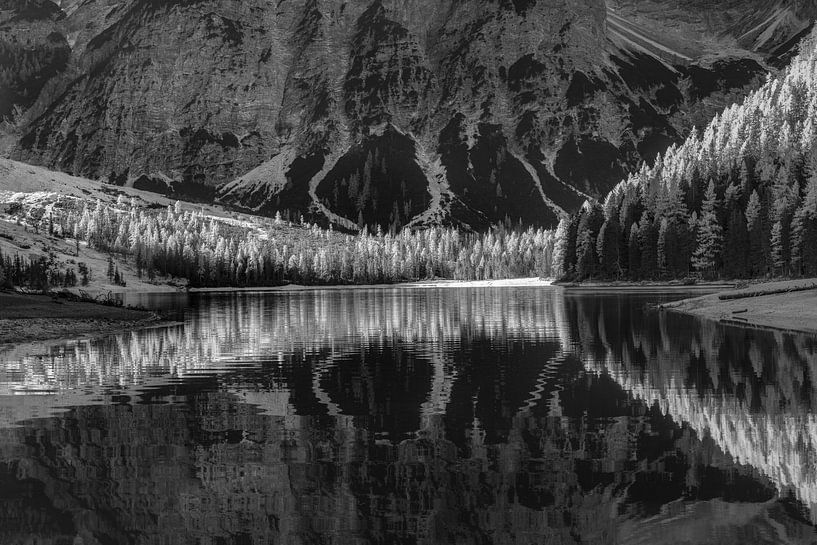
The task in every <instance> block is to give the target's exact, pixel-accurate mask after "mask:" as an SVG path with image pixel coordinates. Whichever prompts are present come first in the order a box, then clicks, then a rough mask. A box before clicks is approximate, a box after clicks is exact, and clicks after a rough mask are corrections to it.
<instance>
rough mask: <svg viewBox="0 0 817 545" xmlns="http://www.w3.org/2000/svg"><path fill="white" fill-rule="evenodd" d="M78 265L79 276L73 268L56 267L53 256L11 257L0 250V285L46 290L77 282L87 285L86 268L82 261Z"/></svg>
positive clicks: (68, 285) (66, 286)
mask: <svg viewBox="0 0 817 545" xmlns="http://www.w3.org/2000/svg"><path fill="white" fill-rule="evenodd" d="M79 266H80V269H81V277H80V278H78V277H77V273H76V271H74V269H73V268H60V267H58V266H57V264H56V262H55V260H54V258H53V257H45V256H36V257H31V256H28V257H23V256H20V254H15V255H14V256H13V257H12V256H10V255H4V254H3V252H2V251H0V287H2V288H5V289H12V288H26V289H29V290H33V291H41V292H47V291H50V290H51V289H54V288H72V287H74V286H76V285H77V284H78V283H79V282H81V283H82V285H87V284H88V269H87V267H85V266H84V264H82V263H80V264H79ZM83 270H84V272H82V271H83Z"/></svg>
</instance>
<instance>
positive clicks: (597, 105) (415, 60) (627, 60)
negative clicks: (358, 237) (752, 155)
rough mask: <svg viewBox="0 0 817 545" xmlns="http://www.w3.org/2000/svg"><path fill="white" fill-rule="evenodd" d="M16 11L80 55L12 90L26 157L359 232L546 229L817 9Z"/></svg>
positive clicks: (735, 4)
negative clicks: (31, 85)
mask: <svg viewBox="0 0 817 545" xmlns="http://www.w3.org/2000/svg"><path fill="white" fill-rule="evenodd" d="M5 4H8V5H5ZM5 4H4V6H5V10H4V11H2V13H3V14H6V13H11V14H12V15H11V20H12V22H11V23H9V22H7V23H6V24H5V25H3V26H2V31H0V39H2V40H3V41H4V42H6V41H12V39H13V36H12V35H13V34H14V32H12V30H13V29H19V28H23V27H25V25H23V24H22V23H19V22H16V21H19V20H20V16H19V12H20V11H25V10H24V9H23V8H21V7H20V6H21V4H20V3H19V2H17V1H16V0H13V1H11V0H7V1H6V2H5ZM22 5H25V6H29V5H30V6H35V7H36V10H35V11H38V12H40V13H44V12H53V13H54V15H53V17H51V18H50V19H48V21H50V22H49V24H50V25H52V28H53V30H52V34H53V36H52V39H54V40H56V39H57V37H58V36H59V37H61V39H63V40H64V41H65V42H66V43H68V44H69V45H70V48H71V54H70V59H69V62H68V63H67V65H66V66H65V67H61V68H64V69H61V70H52V71H53V72H54V74H53V77H52V78H50V79H49V80H48V82H47V88H45V90H44V91H43V92H42V93H41V94H40V97H39V99H38V100H37V101H36V103H34V104H32V105H29V104H28V103H25V102H21V103H20V104H21V105H22V106H23V107H25V108H27V113H26V115H25V119H24V122H23V123H21V124H20V125H21V129H20V135H19V139H18V141H17V144H16V146H15V148H14V150H13V152H12V156H13V157H14V158H16V159H20V160H23V161H27V162H32V163H40V164H44V165H47V166H50V167H54V168H58V169H61V170H65V171H67V172H70V173H73V174H77V175H83V176H88V177H93V178H100V179H105V180H107V181H109V182H112V183H117V184H128V185H133V186H135V187H140V188H145V189H153V190H157V191H162V192H166V193H175V194H179V195H186V196H188V197H193V198H198V199H202V200H210V199H213V198H216V199H218V200H219V201H221V202H223V203H225V204H228V205H232V206H236V207H239V208H242V209H246V210H250V211H254V212H259V213H263V214H272V213H274V212H276V211H281V212H283V213H284V214H285V215H287V214H288V215H290V216H296V217H297V216H298V215H300V214H304V215H306V216H307V217H308V218H309V219H314V220H316V221H322V222H332V223H335V224H337V225H340V226H344V227H346V228H350V229H355V228H357V227H358V226H361V225H364V224H365V225H369V226H372V227H373V226H375V225H379V226H381V227H384V228H388V227H401V226H404V225H424V224H438V223H450V224H461V225H467V226H472V227H483V226H485V225H487V224H490V223H496V222H501V221H504V220H510V221H513V222H522V223H525V224H536V225H554V224H555V223H556V222H557V220H558V218H559V217H561V216H562V215H563V214H564V213H565V212H569V211H573V210H575V209H577V208H578V207H579V206H580V205H581V203H582V202H584V200H585V199H586V198H587V197H588V196H590V197H596V198H598V197H601V196H603V195H604V194H606V193H607V191H608V190H609V189H610V188H611V187H612V186H613V185H614V184H615V183H616V182H617V181H618V180H620V179H621V178H623V177H624V175H625V174H626V173H627V172H629V171H631V170H632V169H634V168H635V167H636V166H637V165H638V164H639V163H640V162H641V161H643V160H644V159H648V160H649V159H652V158H654V157H655V155H656V154H657V153H659V152H662V151H664V150H665V149H666V148H667V147H668V146H669V145H670V144H672V143H675V142H680V141H682V140H683V138H684V137H685V136H686V134H687V133H688V132H689V130H690V129H691V127H693V126H703V125H705V123H706V122H707V121H708V120H709V119H710V118H711V117H712V115H714V113H715V112H717V111H718V110H719V109H721V108H722V107H724V106H725V105H727V104H730V103H732V102H734V101H735V100H738V99H740V98H741V97H743V96H745V95H746V94H747V93H748V92H749V91H751V90H752V89H754V88H756V87H758V86H759V85H760V83H762V81H763V78H764V77H765V74H766V73H767V71H768V70H769V69H774V67H776V66H781V65H784V64H785V63H786V62H787V59H788V55H789V53H790V52H791V50H792V49H793V48H794V46H795V45H796V43H797V41H798V38H799V37H800V35H801V34H802V33H803V32H804V31H806V30H807V28H808V27H809V25H810V21H811V20H812V17H813V15H814V13H815V12H817V8H815V6H814V5H813V2H811V1H809V2H804V1H794V0H792V1H787V2H782V1H781V2H771V3H770V2H767V1H760V0H744V1H737V0H731V1H728V2H725V3H724V2H715V1H711V0H680V1H675V0H673V1H670V0H647V1H643V2H641V1H639V2H631V1H625V0H608V1H607V2H605V1H604V0H580V1H576V0H553V1H549V2H545V1H543V0H438V1H434V2H431V1H429V0H408V1H406V0H399V1H398V0H367V1H365V2H346V1H345V0H298V1H295V0H289V1H287V0H285V1H281V2H277V3H274V4H273V3H270V2H267V1H266V0H245V1H241V2H239V1H237V0H162V1H160V0H141V1H136V0H64V1H61V2H59V5H57V4H55V3H53V2H48V1H47V0H26V2H24V3H23V4H22ZM15 6H16V7H15ZM26 9H27V8H26ZM15 17H16V19H15ZM7 21H8V20H7ZM26 24H28V23H26ZM9 29H12V30H9ZM61 43H62V42H61Z"/></svg>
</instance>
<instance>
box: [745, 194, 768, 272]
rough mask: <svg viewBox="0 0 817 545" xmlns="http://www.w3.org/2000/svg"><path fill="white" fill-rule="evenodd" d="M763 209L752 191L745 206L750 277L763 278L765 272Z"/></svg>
mask: <svg viewBox="0 0 817 545" xmlns="http://www.w3.org/2000/svg"><path fill="white" fill-rule="evenodd" d="M763 223H764V222H763V208H762V207H761V204H760V196H759V195H758V193H757V190H754V191H752V195H751V196H750V197H749V203H748V204H747V205H746V226H747V229H748V231H749V265H750V273H751V275H752V277H754V278H756V277H759V276H763V275H765V274H766V272H767V261H766V250H765V248H766V242H765V240H764V239H765V236H766V234H765V230H764V228H763Z"/></svg>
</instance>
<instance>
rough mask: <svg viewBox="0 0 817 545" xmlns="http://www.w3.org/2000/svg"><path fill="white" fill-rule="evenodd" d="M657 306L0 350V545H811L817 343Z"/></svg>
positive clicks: (382, 295)
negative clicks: (748, 544)
mask: <svg viewBox="0 0 817 545" xmlns="http://www.w3.org/2000/svg"><path fill="white" fill-rule="evenodd" d="M655 300H656V297H651V298H650V297H647V298H645V297H634V296H609V297H598V296H594V297H576V296H564V295H563V294H562V293H561V292H560V291H558V290H555V289H554V290H549V289H541V288H540V289H501V290H491V289H470V290H468V289H462V290H460V289H440V290H412V289H381V290H349V291H311V292H295V293H279V294H267V295H252V294H236V295H229V296H206V297H199V298H195V299H193V300H192V301H191V306H190V308H189V309H188V311H187V312H186V315H185V319H184V323H183V324H180V325H173V326H169V327H162V328H156V329H148V330H141V331H135V332H129V333H123V334H120V335H114V336H109V337H105V338H102V339H98V340H91V341H87V340H86V341H79V342H70V343H58V344H56V345H51V346H43V345H28V346H22V347H17V348H15V349H12V350H7V351H6V352H4V353H2V354H0V411H2V416H0V418H2V422H3V429H2V430H0V434H2V439H0V542H2V543H22V542H26V539H28V540H29V541H33V537H34V536H36V538H37V539H39V541H38V543H55V544H56V543H74V542H75V538H76V537H77V536H78V537H79V538H80V539H81V540H82V542H83V543H150V544H153V543H157V544H158V543H170V544H175V543H212V544H220V543H343V544H346V543H388V544H390V543H429V544H431V543H611V544H612V543H628V544H630V543H645V544H652V543H722V544H730V543H746V542H752V543H813V542H814V541H815V538H817V534H815V531H814V528H813V525H812V523H813V522H814V519H813V516H814V515H813V513H815V511H816V510H817V477H815V470H814V451H815V441H817V435H816V434H815V417H814V410H813V401H814V392H813V391H812V388H811V377H812V367H813V366H815V365H817V357H815V351H816V350H817V339H815V338H813V337H808V336H804V335H803V336H801V335H789V334H779V333H769V332H763V331H754V330H739V329H734V328H726V327H722V326H718V325H713V324H710V323H702V322H699V321H697V320H695V319H692V318H688V317H683V316H677V315H672V314H659V313H655V312H651V311H645V310H644V304H645V303H646V302H647V301H655ZM76 542H79V541H76Z"/></svg>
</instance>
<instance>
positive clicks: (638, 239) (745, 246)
mask: <svg viewBox="0 0 817 545" xmlns="http://www.w3.org/2000/svg"><path fill="white" fill-rule="evenodd" d="M815 124H817V39H815V37H814V36H811V37H808V38H806V39H805V40H804V41H803V43H802V44H801V48H800V54H799V55H798V56H797V57H796V58H795V59H794V61H793V62H792V64H791V66H789V67H788V68H787V69H786V70H785V71H784V72H782V73H781V74H780V75H779V76H778V77H776V78H770V79H769V80H768V81H767V83H766V84H765V85H764V86H763V87H762V88H760V89H759V90H758V91H756V92H755V93H753V94H752V95H750V96H749V97H747V98H746V100H745V101H744V102H743V103H741V104H735V105H733V106H731V107H729V108H727V109H726V110H725V111H724V112H722V113H721V114H720V115H718V116H716V117H715V119H713V120H712V122H711V123H710V124H709V125H708V126H707V127H706V129H705V130H704V131H703V133H702V134H699V133H698V132H696V131H694V130H693V132H692V134H691V135H690V136H689V138H688V139H687V140H686V142H685V143H683V144H682V145H680V146H672V147H671V148H670V149H669V150H667V152H666V154H664V155H663V156H660V155H659V156H658V158H657V159H656V160H655V163H654V164H653V165H652V166H649V165H644V166H643V167H642V168H641V169H640V170H639V171H638V172H636V173H634V174H632V175H631V176H630V177H629V178H628V179H627V180H625V181H623V182H622V183H620V184H619V185H618V186H617V187H616V188H614V189H613V191H612V192H611V193H610V194H609V195H608V197H607V199H606V201H605V202H604V204H603V205H598V204H594V203H587V204H586V205H585V206H584V207H583V208H582V210H581V211H580V212H579V213H578V214H577V215H575V216H574V217H572V218H570V219H569V220H565V222H564V225H561V226H560V228H559V230H558V236H557V238H558V240H557V242H556V248H557V251H556V260H557V262H556V263H554V270H556V271H558V272H560V273H561V274H562V275H563V276H567V277H574V278H577V279H585V278H591V277H605V278H619V277H624V278H629V279H651V278H678V277H684V276H687V275H690V274H697V275H699V276H704V277H724V276H726V277H733V278H742V277H762V276H799V275H816V274H817V261H815V254H817V249H816V248H817V140H815V136H817V129H816V128H815ZM563 236H566V237H569V239H570V240H562V239H561V237H563ZM573 248H575V251H574V250H573Z"/></svg>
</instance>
